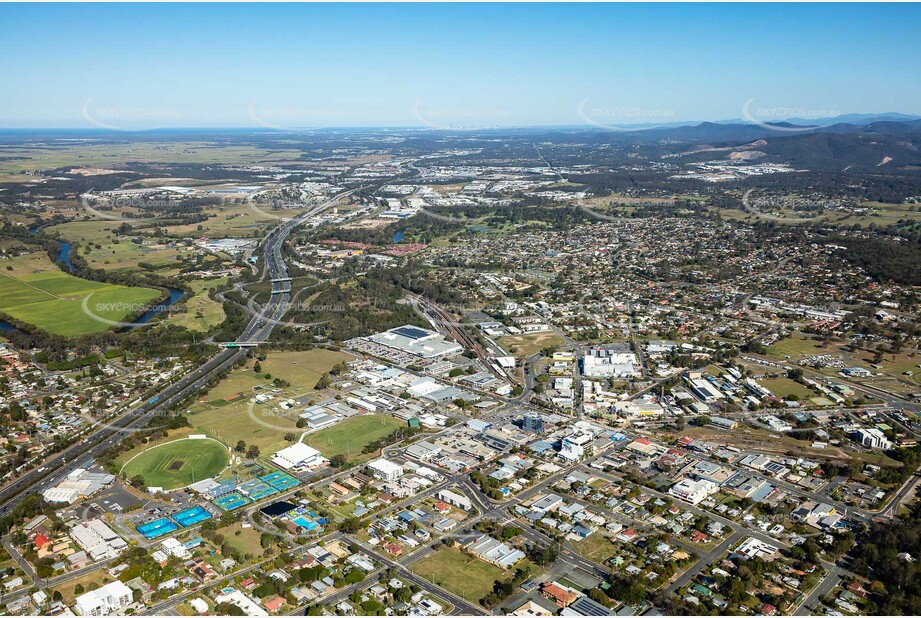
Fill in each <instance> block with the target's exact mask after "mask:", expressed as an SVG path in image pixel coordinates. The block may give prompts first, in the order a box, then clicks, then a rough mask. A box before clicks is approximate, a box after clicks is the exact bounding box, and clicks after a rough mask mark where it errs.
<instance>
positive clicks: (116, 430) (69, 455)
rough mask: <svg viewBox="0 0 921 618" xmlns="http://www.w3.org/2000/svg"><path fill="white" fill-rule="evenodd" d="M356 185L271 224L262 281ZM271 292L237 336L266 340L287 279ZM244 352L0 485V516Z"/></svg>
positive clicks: (215, 361) (278, 270) (209, 365)
mask: <svg viewBox="0 0 921 618" xmlns="http://www.w3.org/2000/svg"><path fill="white" fill-rule="evenodd" d="M357 190H358V189H351V190H348V191H344V192H341V193H338V194H337V195H335V196H333V197H332V198H331V199H329V200H327V201H326V202H323V203H322V204H319V205H316V206H314V207H313V208H311V209H310V210H308V211H306V212H305V213H303V214H301V215H299V216H297V217H295V218H293V219H290V220H288V221H285V222H283V223H281V224H280V225H278V226H276V227H275V228H273V229H272V231H271V232H269V234H268V235H267V236H266V237H265V238H264V239H263V240H262V241H260V243H259V245H258V247H257V249H256V250H257V251H258V250H259V249H260V248H261V249H262V250H263V255H264V257H265V265H264V267H263V271H262V278H261V280H265V279H266V278H267V277H268V278H269V279H284V278H286V277H287V276H288V268H287V265H286V264H285V262H284V259H282V255H281V250H282V246H283V245H284V242H285V240H286V239H287V238H288V235H289V234H290V233H291V231H292V230H293V229H294V228H295V227H297V226H298V225H300V224H301V223H303V222H304V220H306V219H307V218H308V217H311V216H314V215H316V214H317V213H319V212H321V211H323V210H325V209H326V208H329V207H330V206H332V205H333V204H335V203H336V202H338V201H339V200H340V199H341V198H343V197H345V196H347V195H351V194H352V193H354V192H355V191H357ZM272 291H273V293H272V294H271V295H270V296H269V301H268V302H267V303H266V306H265V307H264V308H263V310H262V312H261V313H260V314H258V315H255V316H253V317H252V319H250V321H249V323H248V324H247V325H246V328H244V330H243V332H242V333H241V334H240V336H239V337H238V338H237V340H238V341H241V342H247V341H265V340H266V339H267V338H268V336H269V335H270V334H271V333H272V329H273V328H274V327H275V325H276V324H277V323H278V321H279V320H280V319H281V318H282V317H283V316H284V314H285V313H286V312H287V310H288V305H289V299H290V284H289V283H287V282H273V283H272ZM247 354H248V352H247V351H246V350H245V349H243V348H225V349H222V350H221V351H220V352H218V353H217V354H215V356H213V357H212V358H211V359H210V360H208V361H207V362H205V363H204V364H203V365H201V366H200V367H198V368H197V369H195V370H194V371H192V372H191V373H189V374H188V375H186V376H185V377H183V378H181V379H180V380H179V381H177V382H175V383H174V384H172V385H170V386H168V387H166V388H165V389H163V390H162V391H160V393H158V394H157V395H156V396H154V397H152V398H151V399H149V400H148V401H147V402H146V403H143V404H141V405H140V406H138V407H136V408H134V409H133V410H129V411H128V412H127V413H125V414H123V415H122V416H120V417H119V418H117V419H116V420H114V421H112V422H111V423H106V424H103V425H102V426H101V427H100V428H99V429H98V430H97V431H96V432H95V433H93V434H91V435H89V436H87V437H86V439H84V440H82V441H80V442H78V443H76V444H74V445H72V446H70V447H68V448H67V449H65V450H64V451H62V452H61V453H58V454H57V455H55V456H53V457H52V458H51V459H49V460H47V461H45V462H44V465H43V466H42V467H41V468H38V469H33V470H30V471H28V472H26V473H25V474H23V475H22V476H20V477H19V478H18V479H16V480H15V481H13V482H11V483H9V484H8V485H6V486H4V487H3V488H2V489H0V515H6V514H8V513H9V512H10V511H11V510H12V509H13V507H14V506H15V505H16V504H18V503H19V501H20V500H21V499H22V498H23V497H25V495H27V494H31V493H41V492H43V491H45V490H46V489H48V488H50V487H53V486H54V485H56V484H57V483H59V482H60V481H61V480H62V479H64V478H65V477H66V476H67V475H68V474H70V473H71V472H73V471H74V470H76V469H77V468H88V467H90V466H91V465H92V464H93V461H94V460H95V458H96V455H97V454H98V453H101V452H104V451H106V450H108V449H109V448H111V447H113V446H115V445H116V444H117V443H118V442H120V441H121V440H122V438H123V437H124V436H123V434H124V433H126V432H131V431H136V430H139V429H141V428H143V427H144V426H145V425H146V424H147V423H148V422H149V421H150V420H151V419H152V418H153V417H154V416H156V415H157V414H169V413H170V407H171V406H172V405H173V404H177V403H179V402H181V401H183V400H185V399H186V398H188V397H189V396H191V395H193V394H194V393H196V392H197V391H199V390H200V389H201V388H202V387H204V386H205V385H206V384H207V383H208V381H209V380H210V378H211V377H212V376H213V375H214V374H216V373H219V372H221V371H224V370H225V369H228V368H230V367H232V366H233V365H234V363H236V362H237V361H239V360H240V359H242V358H244V357H245V356H246V355H247Z"/></svg>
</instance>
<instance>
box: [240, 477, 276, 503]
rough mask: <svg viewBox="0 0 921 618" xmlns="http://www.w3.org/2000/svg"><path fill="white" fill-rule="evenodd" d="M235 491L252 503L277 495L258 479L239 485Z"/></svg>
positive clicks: (272, 488) (273, 489) (274, 490)
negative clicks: (238, 491) (237, 490)
mask: <svg viewBox="0 0 921 618" xmlns="http://www.w3.org/2000/svg"><path fill="white" fill-rule="evenodd" d="M237 489H239V490H240V493H242V494H243V495H245V496H247V497H249V499H250V500H252V501H253V502H259V501H260V500H262V499H263V498H268V497H269V496H273V495H275V494H277V493H278V490H277V489H275V488H274V487H271V486H269V485H268V484H267V483H265V482H264V481H262V480H260V479H252V480H249V481H246V482H245V483H243V484H242V485H240V486H239V487H238V488H237Z"/></svg>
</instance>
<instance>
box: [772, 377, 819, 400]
mask: <svg viewBox="0 0 921 618" xmlns="http://www.w3.org/2000/svg"><path fill="white" fill-rule="evenodd" d="M761 386H763V387H764V388H766V389H768V390H769V391H771V392H772V393H774V394H775V395H777V396H778V397H789V396H790V395H796V396H797V397H799V398H800V399H808V398H809V397H812V396H813V395H814V394H815V393H813V392H812V391H811V390H809V389H808V388H806V387H805V386H803V385H802V384H800V383H799V382H796V381H795V380H791V379H790V378H769V379H765V380H761Z"/></svg>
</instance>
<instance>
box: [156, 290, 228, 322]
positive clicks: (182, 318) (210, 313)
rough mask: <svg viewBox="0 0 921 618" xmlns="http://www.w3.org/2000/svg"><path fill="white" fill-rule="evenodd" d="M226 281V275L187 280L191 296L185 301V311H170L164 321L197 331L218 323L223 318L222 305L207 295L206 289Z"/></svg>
mask: <svg viewBox="0 0 921 618" xmlns="http://www.w3.org/2000/svg"><path fill="white" fill-rule="evenodd" d="M226 281H227V279H226V277H225V278H223V279H197V280H194V281H189V282H188V285H189V288H191V290H192V296H191V297H190V298H189V299H188V300H187V301H186V302H185V308H186V311H185V312H184V313H171V314H170V317H169V318H167V320H166V322H167V323H168V324H175V325H176V326H184V327H186V328H188V329H189V330H194V331H199V332H201V331H205V330H208V329H209V328H211V327H212V326H215V325H217V324H220V323H221V322H222V321H223V320H224V307H223V306H222V305H221V303H220V302H219V301H216V300H212V299H211V298H209V297H208V290H210V289H212V288H216V287H218V286H220V285H223V284H224V283H225V282H226Z"/></svg>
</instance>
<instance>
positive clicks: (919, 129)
mask: <svg viewBox="0 0 921 618" xmlns="http://www.w3.org/2000/svg"><path fill="white" fill-rule="evenodd" d="M832 120H835V121H837V122H831V121H832ZM812 123H813V124H811V125H804V124H801V123H800V122H799V121H796V120H790V121H785V122H776V123H762V124H752V123H744V122H739V123H720V122H702V123H699V124H693V125H683V126H675V127H658V128H651V129H643V130H640V131H633V132H630V133H624V134H619V135H620V137H619V138H618V139H620V140H624V141H628V142H632V143H634V144H637V145H643V144H645V145H649V146H653V145H655V146H658V147H660V148H661V149H662V150H664V151H666V152H670V153H679V154H687V155H692V156H693V158H694V159H696V160H702V159H709V160H713V159H719V158H722V157H726V158H728V157H730V155H731V156H732V157H734V158H739V157H740V156H742V155H740V153H746V152H747V153H748V155H745V158H748V159H749V160H757V161H769V162H775V163H778V162H782V163H788V164H790V165H792V166H794V167H799V168H805V169H810V170H815V171H854V172H857V171H862V172H873V173H884V174H893V173H895V174H913V175H921V118H919V117H917V116H909V115H906V114H897V113H888V114H847V115H845V116H838V117H836V118H829V119H819V120H814V121H812Z"/></svg>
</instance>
